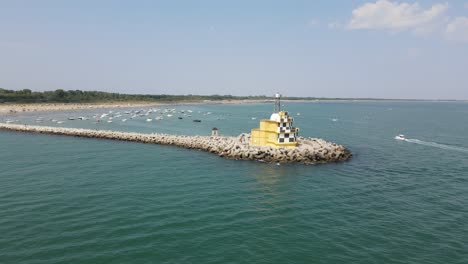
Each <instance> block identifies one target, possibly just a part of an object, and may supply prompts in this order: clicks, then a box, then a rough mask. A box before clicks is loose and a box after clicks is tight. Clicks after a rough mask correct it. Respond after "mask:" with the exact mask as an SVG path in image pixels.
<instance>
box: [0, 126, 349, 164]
mask: <svg viewBox="0 0 468 264" xmlns="http://www.w3.org/2000/svg"><path fill="white" fill-rule="evenodd" d="M0 130H10V131H17V132H29V133H42V134H52V135H66V136H75V137H85V138H101V139H110V140H120V141H133V142H140V143H148V144H161V145H174V146H179V147H183V148H187V149H197V150H203V151H207V152H210V153H214V154H217V155H219V156H220V157H225V158H230V159H238V160H256V161H261V162H275V163H295V162H298V163H304V164H318V163H327V162H338V161H345V160H348V159H350V158H351V156H352V154H351V152H350V151H349V150H348V149H347V148H345V147H344V146H342V145H338V144H335V143H331V142H327V141H325V140H323V139H315V138H302V137H299V138H298V146H297V147H296V148H290V149H284V148H272V147H258V146H252V145H250V144H249V142H250V135H249V134H241V135H239V136H238V137H223V136H217V137H211V136H178V135H169V134H159V133H153V134H143V133H131V132H119V131H110V130H93V129H81V128H63V127H48V126H30V125H17V124H4V123H0Z"/></svg>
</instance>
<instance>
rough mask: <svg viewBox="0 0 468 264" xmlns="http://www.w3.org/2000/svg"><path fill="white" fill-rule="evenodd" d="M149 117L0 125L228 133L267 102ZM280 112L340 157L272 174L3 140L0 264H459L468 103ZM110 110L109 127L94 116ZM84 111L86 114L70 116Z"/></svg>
mask: <svg viewBox="0 0 468 264" xmlns="http://www.w3.org/2000/svg"><path fill="white" fill-rule="evenodd" d="M154 108H158V109H159V110H158V109H154V112H152V113H149V114H148V116H141V117H140V116H137V117H135V118H133V119H131V118H130V116H131V114H125V112H126V111H134V110H140V108H131V107H129V108H128V109H124V108H119V109H94V110H92V109H90V110H80V111H65V112H50V113H44V112H34V113H27V114H18V115H8V116H5V115H4V116H0V122H5V121H6V120H7V119H8V120H10V121H14V122H15V123H20V124H34V125H47V126H63V127H77V128H79V127H82V128H92V129H107V130H118V131H134V132H141V133H152V132H154V133H170V134H178V135H210V134H211V130H212V128H214V127H216V128H218V129H219V133H220V134H221V135H227V136H231V135H232V136H236V135H239V134H240V133H245V132H249V131H250V129H252V128H255V127H257V126H258V123H259V120H261V119H265V118H269V116H270V114H271V113H272V111H273V105H272V104H271V103H258V104H232V105H230V104H206V105H203V104H202V105H174V106H158V107H154ZM283 108H284V109H285V110H287V111H288V112H289V113H290V114H291V115H292V116H294V125H295V126H297V127H299V128H300V132H299V133H300V136H304V137H314V138H323V139H325V140H328V141H333V142H336V143H339V144H342V145H344V146H346V147H347V148H349V149H350V151H351V152H352V153H353V157H352V159H351V160H349V161H347V162H340V163H330V164H322V165H302V164H286V165H285V164H282V165H277V164H275V163H260V162H255V161H237V160H229V159H224V158H221V157H218V156H217V155H213V154H210V153H206V152H202V151H197V150H187V149H183V148H178V147H173V146H161V145H151V144H141V143H132V142H119V141H111V140H102V139H87V138H78V137H67V136H56V135H43V134H25V133H18V132H7V131H0V263H2V264H9V263H15V264H17V263H24V264H33V263H34V264H51V263H174V264H175V263H204V264H209V263H278V264H285V263H414V264H421V263H441V264H442V263H443V264H447V263H460V264H461V263H468V103H467V102H402V101H394V102H393V101H382V102H373V101H331V102H322V101H319V102H306V103H304V102H297V103H292V102H284V103H283ZM148 109H149V107H146V108H141V110H142V113H146V112H147V111H148ZM164 109H166V111H164ZM167 109H174V110H167ZM182 112H183V113H182ZM106 113H107V114H110V116H119V115H121V116H120V117H114V118H113V120H112V123H110V122H107V120H108V116H105V117H103V118H102V120H101V122H96V118H93V116H95V115H99V117H100V116H101V115H102V114H106ZM168 115H169V116H168ZM171 115H172V116H171ZM80 116H82V117H85V119H87V118H89V119H88V120H78V119H75V120H68V118H70V117H72V118H77V117H80ZM157 116H161V117H162V118H163V119H162V120H155V119H156V117H157ZM178 117H181V118H182V119H179V118H178ZM148 118H150V119H152V120H151V121H147V119H148ZM122 119H127V121H126V122H123V121H122ZM193 119H199V120H201V122H199V123H196V122H193ZM56 121H63V123H61V124H58V123H57V122H56ZM399 134H404V135H405V136H406V138H407V139H406V140H396V139H395V136H397V135H399Z"/></svg>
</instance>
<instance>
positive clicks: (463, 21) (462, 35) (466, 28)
mask: <svg viewBox="0 0 468 264" xmlns="http://www.w3.org/2000/svg"><path fill="white" fill-rule="evenodd" d="M445 33H446V36H447V38H448V39H449V40H454V41H461V42H467V43H468V17H457V18H455V19H453V20H452V21H451V22H450V23H449V24H447V28H446V31H445Z"/></svg>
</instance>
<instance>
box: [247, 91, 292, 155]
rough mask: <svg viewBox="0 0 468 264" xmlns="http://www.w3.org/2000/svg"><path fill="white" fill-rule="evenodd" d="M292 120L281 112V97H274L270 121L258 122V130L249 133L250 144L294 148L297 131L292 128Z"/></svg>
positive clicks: (286, 113)
mask: <svg viewBox="0 0 468 264" xmlns="http://www.w3.org/2000/svg"><path fill="white" fill-rule="evenodd" d="M293 121H294V119H293V118H292V117H290V116H289V114H288V112H286V111H281V95H280V94H279V93H277V94H276V95H275V110H274V112H273V114H271V117H270V119H264V120H261V121H260V128H254V129H252V131H251V137H250V144H251V145H254V146H270V147H277V148H294V147H296V146H297V142H296V138H297V134H298V131H299V129H298V128H295V127H293V126H292V125H293Z"/></svg>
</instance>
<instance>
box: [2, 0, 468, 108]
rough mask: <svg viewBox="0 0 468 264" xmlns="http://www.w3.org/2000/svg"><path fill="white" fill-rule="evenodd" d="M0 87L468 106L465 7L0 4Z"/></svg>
mask: <svg viewBox="0 0 468 264" xmlns="http://www.w3.org/2000/svg"><path fill="white" fill-rule="evenodd" d="M0 87H3V88H8V89H23V88H29V89H32V90H55V89H65V90H74V89H81V90H103V91H113V92H121V93H150V94H161V93H164V94H233V95H263V94H266V95H269V94H274V93H275V92H276V91H280V92H281V93H283V94H284V95H288V96H318V97H375V98H421V99H468V0H466V1H450V2H443V1H417V2H413V1H407V2H405V1H399V2H396V1H390V0H378V1H376V0H374V1H354V0H353V1H338V0H336V1H321V2H318V1H214V0H213V1H203V0H202V1H105V0H102V1H85V0H80V1H59V0H56V1H47V0H42V1H33V0H31V1H22V0H15V1H2V0H0Z"/></svg>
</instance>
